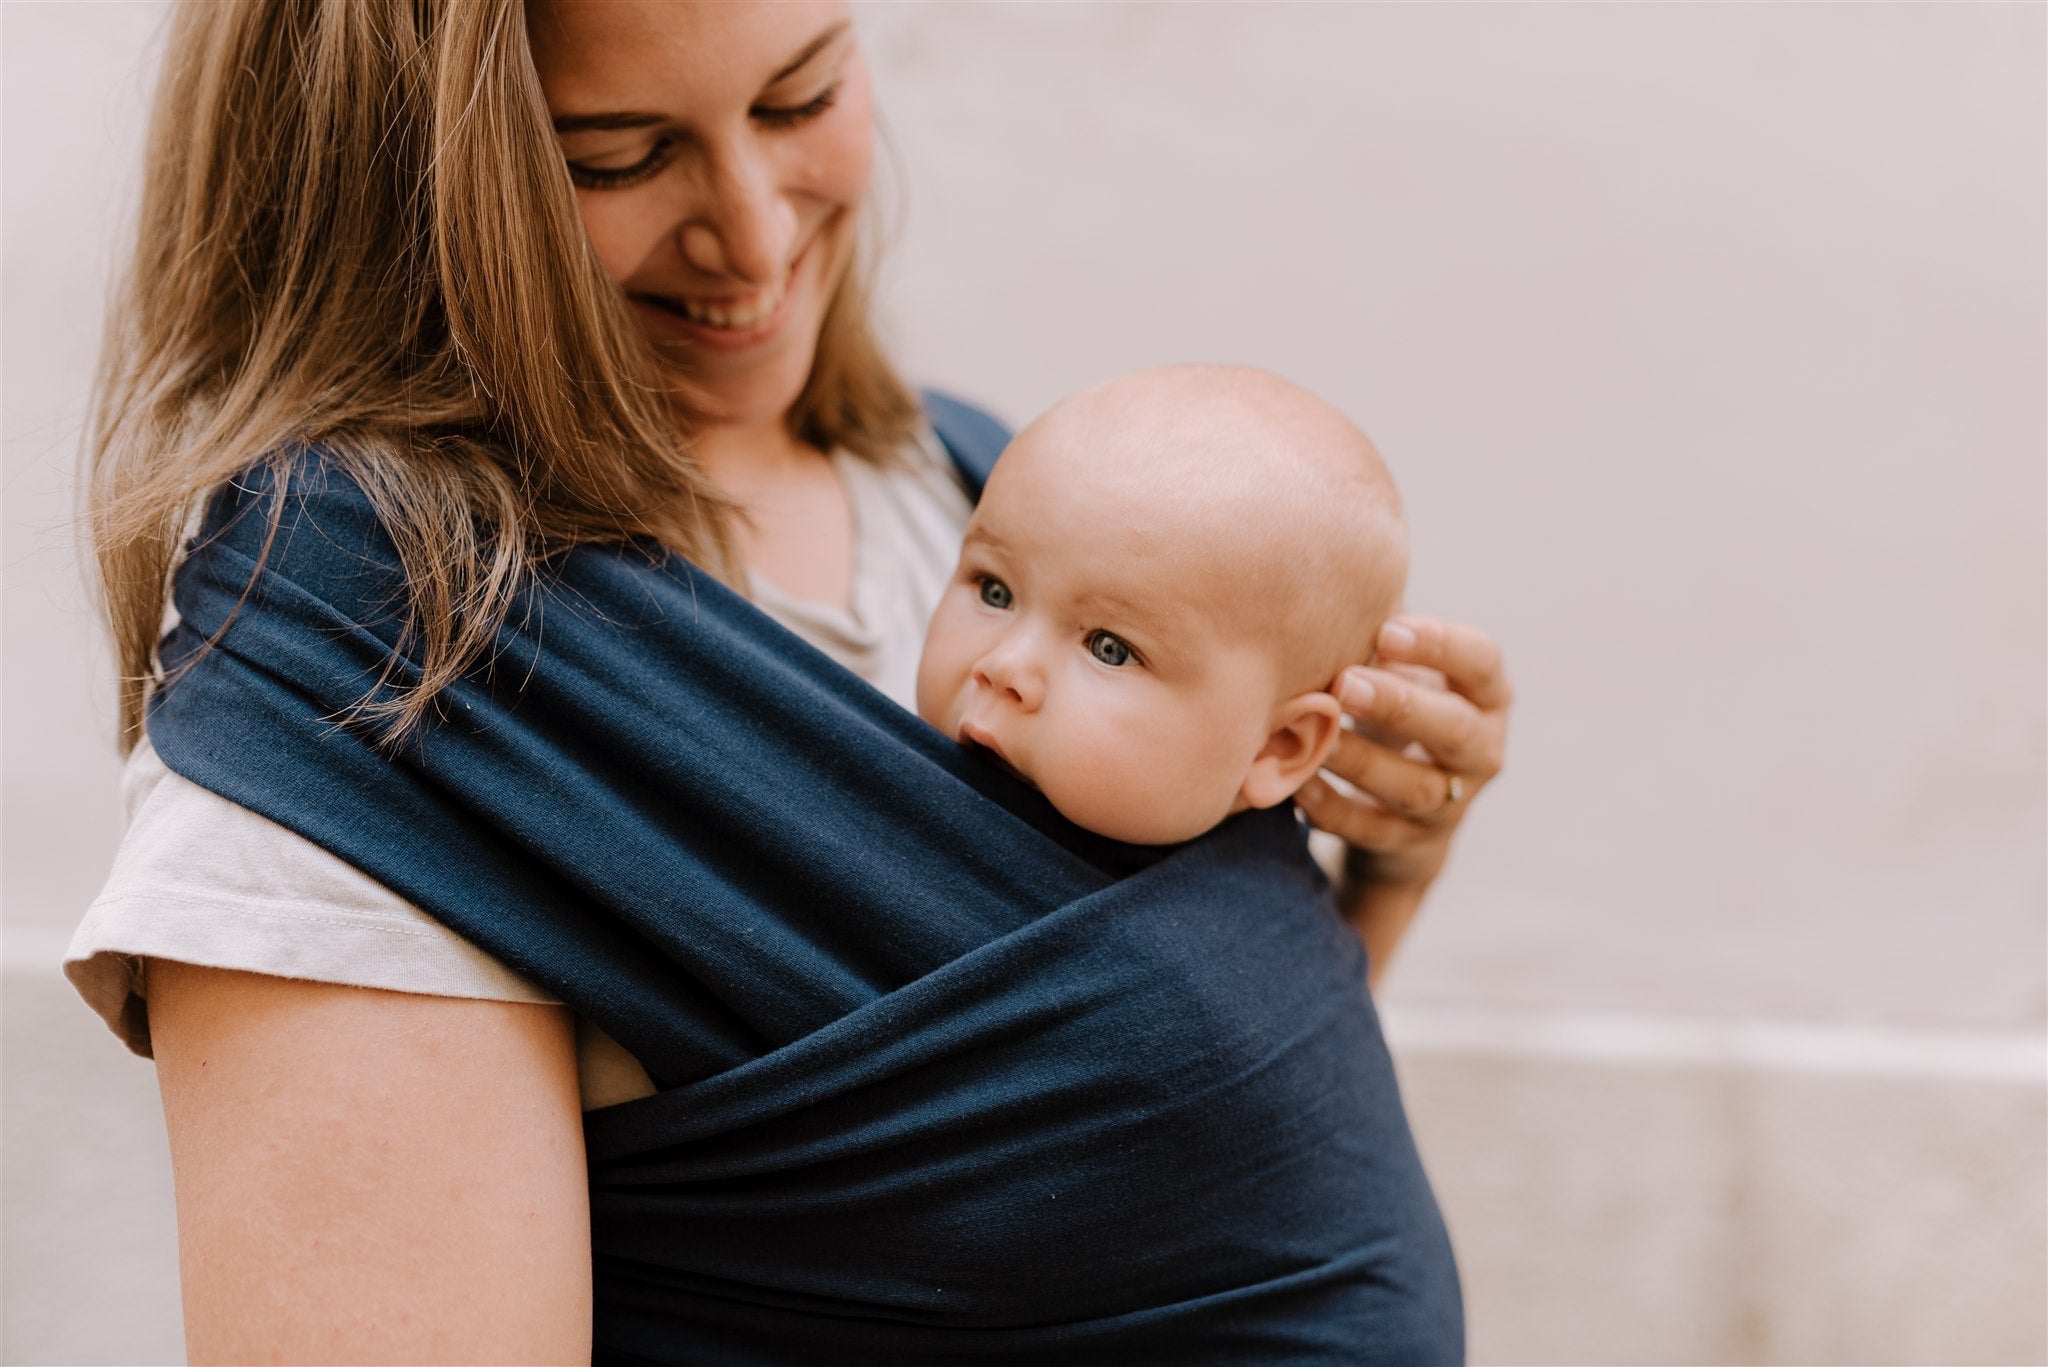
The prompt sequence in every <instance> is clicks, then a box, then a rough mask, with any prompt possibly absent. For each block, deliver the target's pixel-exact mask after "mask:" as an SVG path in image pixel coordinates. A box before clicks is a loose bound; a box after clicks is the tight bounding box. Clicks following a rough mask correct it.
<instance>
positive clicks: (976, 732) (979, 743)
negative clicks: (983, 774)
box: [960, 725, 1038, 788]
mask: <svg viewBox="0 0 2048 1367" xmlns="http://www.w3.org/2000/svg"><path fill="white" fill-rule="evenodd" d="M960 744H961V745H962V746H963V747H965V748H966V750H967V751H968V753H969V754H972V755H974V756H976V757H977V758H979V759H982V760H986V761H987V762H988V763H990V764H993V765H995V766H996V768H998V769H1001V770H1002V771H1003V772H1004V773H1006V774H1009V775H1010V776H1011V777H1012V778H1015V779H1017V780H1018V781H1019V782H1022V783H1025V784H1029V785H1030V786H1031V787H1033V788H1036V787H1037V786H1038V785H1037V784H1036V783H1032V782H1031V778H1030V776H1029V775H1028V774H1026V773H1025V772H1024V771H1023V770H1022V769H1019V768H1018V767H1017V766H1016V765H1014V764H1012V763H1010V760H1009V757H1008V756H1007V755H1005V754H1004V753H1003V752H1002V750H1001V748H1000V747H998V746H997V745H996V740H995V737H994V736H991V735H989V734H988V733H987V732H985V731H982V730H981V729H980V728H978V727H975V726H971V725H970V726H963V727H961V728H960Z"/></svg>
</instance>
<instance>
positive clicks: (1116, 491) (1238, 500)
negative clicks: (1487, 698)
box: [991, 365, 1408, 692]
mask: <svg viewBox="0 0 2048 1367" xmlns="http://www.w3.org/2000/svg"><path fill="white" fill-rule="evenodd" d="M1023 478H1033V479H1053V480H1057V481H1060V482H1061V483H1062V484H1065V485H1067V486H1069V487H1079V488H1084V489H1092V490H1096V491H1099V497H1101V498H1103V499H1107V500H1110V501H1111V502H1112V503H1113V504H1115V505H1116V506H1118V507H1119V508H1121V509H1128V510H1129V517H1130V535H1131V536H1132V538H1133V539H1134V542H1135V545H1136V549H1137V550H1138V551H1139V553H1141V554H1152V555H1158V556H1168V557H1172V558H1175V559H1182V558H1185V559H1186V560H1187V561H1188V565H1189V574H1190V576H1191V580H1190V582H1189V583H1188V585H1187V592H1188V593H1189V594H1191V595H1198V596H1199V597H1200V599H1201V600H1202V601H1201V606H1202V607H1203V608H1204V609H1205V610H1210V611H1221V612H1224V613H1227V614H1231V615H1233V616H1234V617H1235V618H1237V619H1238V620H1239V621H1240V624H1241V625H1242V626H1243V627H1244V628H1245V629H1246V630H1248V631H1252V632H1256V633H1261V634H1263V635H1265V636H1267V637H1268V638H1269V639H1271V640H1272V641H1273V643H1274V645H1275V646H1276V647H1277V650H1278V653H1279V657H1280V664H1281V681H1282V686H1283V688H1284V689H1286V690H1287V691H1290V692H1300V691H1304V690H1312V689H1323V688H1327V687H1328V686H1329V685H1330V684H1331V682H1332V681H1333V680H1334V679H1335V678H1336V676H1337V674H1338V673H1339V672H1341V671H1342V670H1343V668H1344V667H1345V666H1346V665H1350V664H1355V663H1358V662H1360V661H1363V660H1365V659H1366V658H1368V656H1370V654H1371V653H1372V647H1373V641H1374V639H1375V637H1376V635H1377V633H1378V631H1379V627H1380V624H1381V623H1382V622H1383V621H1385V619H1386V617H1387V615H1388V614H1389V613H1390V612H1392V611H1393V610H1394V608H1395V607H1396V606H1397V605H1398V603H1399V602H1400V598H1401V593H1402V590H1403V587H1404V586H1405V583H1406V580H1407V566H1408V535H1407V524H1406V519H1405V518H1404V517H1403V515H1402V511H1401V500H1400V495H1399V494H1398V493H1397V492H1396V490H1395V488H1394V482H1393V479H1392V478H1391V477H1390V476H1389V475H1388V473H1387V469H1386V466H1385V464H1384V463H1382V461H1381V460H1380V456H1379V452H1378V451H1376V450H1375V449H1374V448H1373V445H1372V443H1371V441H1369V440H1368V439H1367V438H1366V435H1365V434H1364V433H1363V432H1361V431H1359V430H1358V428H1357V427H1356V426H1355V425H1354V424H1353V423H1352V422H1351V421H1350V420H1349V419H1348V418H1346V417H1345V416H1344V415H1343V414H1342V413H1340V412H1338V411H1337V410H1336V409H1335V408H1333V407H1331V406H1330V405H1329V404H1327V403H1325V402H1323V401H1322V400H1321V399H1318V398H1317V397H1315V396H1314V395H1313V394H1310V393H1308V392H1307V391H1306V390H1304V389H1302V388H1300V387H1299V386H1297V385H1294V384H1290V383H1289V382H1287V381H1286V380H1283V379H1280V378H1279V377H1278V376H1275V375H1271V374H1268V373H1266V372H1265V371H1260V370H1253V369H1250V368H1248V367H1244V366H1226V365H1175V366H1163V367H1160V368H1157V369H1153V370H1143V371H1138V372H1136V373H1134V374H1130V375H1125V376H1121V377H1119V378H1117V379H1113V380H1109V381H1107V382H1105V383H1103V384H1099V385H1096V386H1094V387H1093V388H1091V389H1086V390H1083V391H1081V392H1080V393H1079V394H1076V395H1074V396H1072V397H1071V398H1068V399H1066V400H1064V401H1063V402H1061V403H1059V404H1058V405H1056V406H1055V407H1053V408H1052V409H1051V410H1050V411H1049V412H1047V413H1046V414H1044V415H1043V416H1042V417H1040V418H1039V419H1038V420H1037V421H1036V422H1034V423H1032V424H1031V425H1030V426H1029V427H1027V428H1026V429H1025V430H1024V431H1023V432H1022V433H1020V434H1019V436H1018V438H1017V440H1016V442H1015V444H1014V445H1013V446H1012V448H1011V450H1010V451H1009V452H1008V453H1007V454H1006V455H1005V456H1004V458H1003V460H1002V462H1001V463H1000V464H998V466H997V467H996V473H995V476H994V480H993V481H992V482H991V493H994V492H995V491H996V487H997V485H998V484H999V483H1000V482H1001V481H1004V480H1005V479H1023Z"/></svg>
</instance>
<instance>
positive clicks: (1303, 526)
mask: <svg viewBox="0 0 2048 1367" xmlns="http://www.w3.org/2000/svg"><path fill="white" fill-rule="evenodd" d="M1407 565H1408V538H1407V529H1406V523H1405V521H1404V519H1403V517H1402V514H1401V503H1400V498H1399V495H1398V494H1396V492H1395V490H1394V484H1393V480H1392V479H1391V478H1390V477H1389V476H1388V474H1387V471H1386V467H1385V466H1384V465H1382V464H1381V462H1380V458H1379V454H1378V453H1377V452H1376V451H1374V449H1373V446H1372V443H1371V442H1369V441H1367V440H1366V437H1365V434H1364V433H1363V432H1360V431H1359V430H1358V429H1357V428H1356V427H1354V426H1353V425H1352V424H1351V423H1350V422H1349V421H1348V420H1347V419H1346V418H1345V417H1344V416H1343V414H1341V413H1339V412H1337V410H1336V409H1334V408H1332V407H1330V406H1329V405H1328V404H1326V403H1324V402H1322V401H1321V400H1319V399H1317V398H1315V397H1314V396H1313V395H1311V394H1308V393H1306V392H1304V391H1303V390H1301V389H1299V388H1297V387H1295V386H1294V385H1291V384H1289V383H1287V382H1286V381H1285V380H1282V379H1279V378H1277V377H1275V376H1272V375H1268V374H1265V373H1264V372H1261V371H1255V370H1247V369H1243V368H1240V367H1234V366H1170V367H1165V368H1162V369H1158V370H1146V371H1140V372H1138V373H1137V374H1134V375H1127V376H1124V377H1122V378H1120V379H1115V380H1111V381H1109V382H1107V383H1105V384H1100V385H1097V386H1095V387H1094V388H1092V389H1088V390H1084V391H1082V392H1081V393H1079V394H1076V395H1074V396H1073V397H1071V398H1069V399H1066V400H1064V401H1063V402H1061V403H1059V404H1058V405H1056V406H1055V407H1054V408H1053V409H1052V410H1051V411H1050V412H1048V413H1046V414H1045V415H1044V416H1042V417H1040V418H1039V419H1038V420H1037V421H1036V422H1034V423H1032V424H1031V425H1030V426H1029V427H1026V428H1025V429H1024V430H1023V431H1022V432H1021V433H1019V434H1018V435H1017V438H1016V440H1015V441H1013V442H1012V443H1011V444H1010V447H1009V449H1008V450H1007V451H1005V452H1004V454H1003V458H1002V460H1001V462H1000V463H999V464H998V465H997V466H996V470H995V474H994V476H993V477H992V478H991V479H990V480H989V484H988V488H987V490H986V491H985V492H984V493H983V495H982V499H981V504H980V506H979V507H978V508H976V510H975V513H974V518H973V520H972V521H971V522H970V523H969V524H968V527H967V535H966V538H965V540H964V541H963V543H962V545H961V548H960V563H959V566H958V568H957V569H956V570H955V571H954V574H953V579H952V582H951V583H950V584H948V585H947V588H946V591H945V594H944V596H943V597H942V598H941V599H940V600H939V606H938V609H937V611H936V612H935V613H934V614H933V616H932V621H931V627H930V629H929V631H928V633H927V634H926V637H925V644H924V657H923V660H922V661H921V663H920V664H919V667H918V677H917V706H918V712H919V714H920V715H922V716H923V717H924V719H925V720H926V721H928V722H930V723H931V724H932V725H934V726H936V727H938V728H939V729H940V730H942V731H944V732H945V733H946V734H947V735H948V736H951V737H953V738H954V739H955V740H957V741H959V742H961V743H962V744H966V745H971V746H975V747H979V748H981V749H983V750H985V751H986V752H987V753H988V754H989V755H990V756H991V757H993V758H994V759H995V760H997V761H998V762H1000V763H1002V764H1003V765H1005V766H1006V767H1008V768H1009V769H1011V770H1013V771H1014V772H1015V773H1017V774H1019V775H1020V776H1022V777H1023V778H1024V779H1025V780H1026V781H1027V782H1029V783H1031V784H1033V785H1035V786H1036V787H1037V788H1038V789H1039V790H1040V791H1041V792H1043V793H1044V794H1045V796H1046V798H1047V799H1048V800H1050V801H1051V803H1052V804H1053V806H1055V807H1057V808H1058V809H1059V810H1060V812H1061V814H1063V815H1064V816H1066V817H1067V819H1068V820H1070V821H1072V822H1074V823H1075V824H1076V825H1079V826H1085V827H1087V828H1088V829H1090V830H1093V831H1096V832H1098V833H1099V834H1102V835H1106V836H1110V837H1112V838H1115V839H1118V840H1125V841H1130V842H1133V843H1136V844H1145V845H1162V844H1169V843H1173V842H1177V841H1181V840H1188V839H1192V838H1193V837H1195V836H1197V835H1200V834H1201V833H1202V832H1204V831H1206V830H1208V829H1209V828H1210V827H1212V826H1214V825H1216V823H1218V822H1219V821H1221V820H1223V819H1224V818H1225V817H1227V816H1229V815H1230V814H1231V813H1233V812H1239V811H1243V810H1245V809H1246V808H1249V807H1271V806H1274V805H1276V804H1278V803H1281V802H1285V801H1286V800H1287V799H1288V798H1290V797H1292V796H1293V794H1294V791H1295V790H1296V789H1297V788H1299V787H1300V786H1301V785H1302V784H1303V783H1305V782H1307V781H1308V780H1309V779H1310V778H1311V777H1313V776H1314V775H1315V773H1316V770H1317V769H1318V768H1319V767H1320V766H1321V764H1322V762H1323V759H1324V757H1325V756H1326V755H1328V754H1329V752H1330V749H1331V747H1332V746H1334V745H1335V744H1336V743H1337V737H1338V733H1339V719H1340V718H1341V717H1342V715H1343V709H1342V707H1341V706H1340V705H1339V704H1338V702H1337V699H1336V697H1335V696H1334V695H1333V694H1332V692H1331V690H1332V688H1333V687H1334V686H1335V683H1336V679H1337V676H1338V674H1339V673H1340V672H1341V671H1342V670H1343V669H1344V668H1345V666H1347V665H1352V664H1357V663H1360V662H1362V661H1364V660H1365V659H1366V658H1367V657H1368V655H1369V654H1370V653H1371V649H1372V644H1373V641H1374V639H1375V637H1376V635H1377V633H1378V631H1379V628H1380V623H1381V622H1383V621H1384V620H1385V619H1386V617H1387V615H1388V614H1389V613H1390V612H1392V611H1393V609H1394V607H1395V605H1396V603H1397V602H1398V601H1399V600H1400V597H1401V591H1402V587H1403V585H1404V583H1405V582H1406V578H1407Z"/></svg>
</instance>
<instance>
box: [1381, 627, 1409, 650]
mask: <svg viewBox="0 0 2048 1367" xmlns="http://www.w3.org/2000/svg"><path fill="white" fill-rule="evenodd" d="M1414 648H1415V633H1414V632H1412V631H1410V630H1409V629H1408V628H1407V627H1404V626H1402V625H1401V624H1400V623H1399V622H1388V623H1387V624H1386V625H1384V626H1382V627H1381V628H1380V649H1381V650H1393V651H1402V650H1413V649H1414Z"/></svg>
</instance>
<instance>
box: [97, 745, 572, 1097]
mask: <svg viewBox="0 0 2048 1367" xmlns="http://www.w3.org/2000/svg"><path fill="white" fill-rule="evenodd" d="M121 789H122V797H123V800H124V802H125V804H126V806H127V810H128V827H127V833H126V834H125V835H124V836H123V837H122V841H121V846H120V849H119V850H118V851H117V852H116V854H115V857H114V867H113V870H112V872H111V873H110V874H109V875H108V878H107V883H106V886H105V887H104V888H103V889H102V890H101V892H100V895H99V896H98V897H97V898H96V899H95V900H94V901H93V904H92V906H91V907H90V908H89V909H88V910H87V911H86V914H85V919H84V920H83V921H81V922H80V923H79V926H78V931H77V933H76V934H74V935H73V936H72V938H71V944H70V947H69V948H68V949H66V951H65V954H64V974H65V976H66V977H67V978H69V979H70V980H71V984H72V986H74V987H75V988H77V989H78V992H79V995H80V996H82V997H84V998H85V1000H86V1002H87V1003H88V1004H89V1005H90V1006H91V1007H92V1008H93V1010H94V1011H96V1012H98V1013H99V1015H100V1018H101V1019H102V1020H104V1021H106V1023H107V1025H108V1027H109V1028H110V1029H112V1030H113V1032H114V1033H115V1034H116V1035H118V1036H120V1037H121V1040H122V1042H123V1043H125V1044H126V1045H127V1046H128V1047H129V1048H130V1049H132V1050H134V1051H135V1052H136V1053H138V1054H141V1055H143V1056H144V1057H148V1056H149V1053H150V1044H149V1017H148V1014H147V1010H146V999H147V982H146V980H145V974H144V965H145V963H146V961H147V960H149V959H152V958H156V959H175V960H177V961H179V962H181V963H191V964H201V965H205V966H207V967H211V968H234V969H243V970H246V971H248V972H251V973H268V974H271V975H274V976H277V977H286V978H304V979H310V980H312V981H315V982H329V983H345V984H349V985H351V986H355V987H377V988H384V989H386V990H388V991H393V992H416V993H422V994H425V995H428V996H438V997H473V998H481V999H485V1000H490V1001H514V1002H545V1003H553V1002H555V1001H556V1000H557V999H556V998H554V997H552V996H549V995H548V994H547V993H546V992H543V991H541V990H540V989H539V988H538V987H535V986H534V985H533V984H532V983H530V982H528V981H527V980H526V979H524V978H522V977H520V976H519V975H518V974H516V973H514V972H512V971H511V970H510V969H507V968H506V967H505V966H504V965H503V964H500V963H499V962H498V961H497V960H496V959H493V958H492V957H491V956H490V955H488V954H486V953H484V952H483V951H482V950H480V949H478V948H477V947H476V946H475V945H473V944H471V943H470V942H469V941H467V940H465V939H463V938H462V937H461V936H460V935H457V934H456V933H455V932H454V931H452V930H449V929H448V928H447V927H445V926H443V925H442V924H441V923H440V922H438V921H436V920H434V919H433V918H432V917H430V916H428V915H427V914H426V913H425V912H423V911H421V910H420V909H419V908H418V907H415V906H413V905H412V904H411V903H410V902H408V901H406V900H405V899H404V898H402V897H400V896H398V895H397V894H396V893H394V892H392V891H391V890H390V889H388V888H386V887H385V886H384V885H383V884H381V883H378V882H376V881H375V880H374V879H372V878H370V877H369V876H368V875H367V874H364V873H363V872H361V871H360V870H358V869H357V868H355V867H354V866H353V865H351V864H348V863H346V862H345V861H343V860H342V859H340V858H338V857H337V856H335V855H333V854H330V853H328V852H327V851H326V850H324V849H322V848H321V847H320V846H318V845H315V844H314V843H313V842H312V841H310V840H307V839H306V838H305V837H304V836H301V835H299V834H297V833H296V832H293V831H290V830H287V829H285V828H284V827H283V826H280V825H278V824H277V823H276V822H274V821H271V820H269V819H268V818H266V817H263V816H259V815H257V814H256V813H255V812H252V811H250V810H249V809H248V808H246V807H242V806H239V805H237V804H235V803H233V802H230V801H229V800H228V799H226V798H224V797H221V796H219V795H218V794H216V793H213V792H210V791H208V790H207V789H205V788H202V787H200V786H199V785H198V784H196V783H193V782H192V781H190V780H189V779H186V778H184V777H182V776H181V775H179V774H176V773H173V772H172V771H171V770H170V769H169V768H167V767H166V766H165V765H164V762H163V761H162V759H160V758H158V756H157V754H156V752H155V751H154V750H152V749H151V748H150V745H149V742H148V740H147V739H145V740H143V741H142V742H141V743H140V744H139V745H137V746H136V747H135V750H134V752H133V753H132V754H131V755H130V756H129V759H128V764H127V767H126V768H125V769H124V770H123V771H122V775H121Z"/></svg>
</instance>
